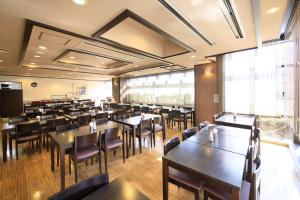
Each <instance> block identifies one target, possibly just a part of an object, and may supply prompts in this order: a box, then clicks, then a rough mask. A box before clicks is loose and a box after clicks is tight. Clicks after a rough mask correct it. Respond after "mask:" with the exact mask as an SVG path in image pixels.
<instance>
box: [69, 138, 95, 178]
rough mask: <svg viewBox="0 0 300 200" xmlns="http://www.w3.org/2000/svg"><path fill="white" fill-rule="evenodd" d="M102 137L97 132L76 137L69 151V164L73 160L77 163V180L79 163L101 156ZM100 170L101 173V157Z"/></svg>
mask: <svg viewBox="0 0 300 200" xmlns="http://www.w3.org/2000/svg"><path fill="white" fill-rule="evenodd" d="M98 138H99V139H100V137H97V134H88V135H82V136H76V137H74V144H73V147H72V149H71V150H70V151H69V157H70V158H71V159H69V166H71V161H73V162H74V164H75V182H76V183H77V182H78V163H80V162H85V161H87V160H89V159H91V158H95V157H98V156H99V158H101V149H100V142H99V139H98ZM99 171H100V173H101V159H99Z"/></svg>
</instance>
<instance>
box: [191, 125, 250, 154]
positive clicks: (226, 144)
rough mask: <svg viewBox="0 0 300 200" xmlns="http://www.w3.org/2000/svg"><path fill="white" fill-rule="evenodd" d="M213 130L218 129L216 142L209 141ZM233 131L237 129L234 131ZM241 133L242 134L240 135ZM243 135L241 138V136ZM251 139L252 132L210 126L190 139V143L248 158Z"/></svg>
mask: <svg viewBox="0 0 300 200" xmlns="http://www.w3.org/2000/svg"><path fill="white" fill-rule="evenodd" d="M213 129H217V133H215V134H214V141H210V140H209V133H210V131H212V130H213ZM232 129H237V130H234V131H235V132H234V131H232ZM239 131H241V132H240V134H239ZM231 132H232V133H231ZM238 134H239V135H243V136H244V137H241V136H239V135H238ZM250 137H251V130H248V129H240V128H229V129H226V128H224V127H222V128H220V129H219V128H218V126H217V125H216V126H210V127H208V128H207V129H206V128H203V129H202V130H201V131H199V132H197V133H196V134H195V135H193V136H191V137H190V138H188V139H187V140H188V141H191V142H196V143H199V144H202V145H206V146H209V147H213V148H217V149H221V150H225V151H229V152H233V153H237V154H241V155H244V156H246V155H247V152H248V147H249V140H250Z"/></svg>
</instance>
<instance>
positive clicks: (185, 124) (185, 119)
mask: <svg viewBox="0 0 300 200" xmlns="http://www.w3.org/2000/svg"><path fill="white" fill-rule="evenodd" d="M186 129H187V117H186V114H184V130H186Z"/></svg>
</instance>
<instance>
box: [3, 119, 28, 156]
mask: <svg viewBox="0 0 300 200" xmlns="http://www.w3.org/2000/svg"><path fill="white" fill-rule="evenodd" d="M28 120H29V119H28V117H27V116H17V117H12V118H10V119H9V121H8V123H9V124H10V125H11V124H18V123H21V122H25V121H28ZM15 136H16V132H15V131H13V132H11V133H10V134H8V143H9V154H10V155H12V141H13V139H15Z"/></svg>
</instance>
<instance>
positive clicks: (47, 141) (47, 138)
mask: <svg viewBox="0 0 300 200" xmlns="http://www.w3.org/2000/svg"><path fill="white" fill-rule="evenodd" d="M46 146H47V151H49V136H48V133H47V134H46Z"/></svg>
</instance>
